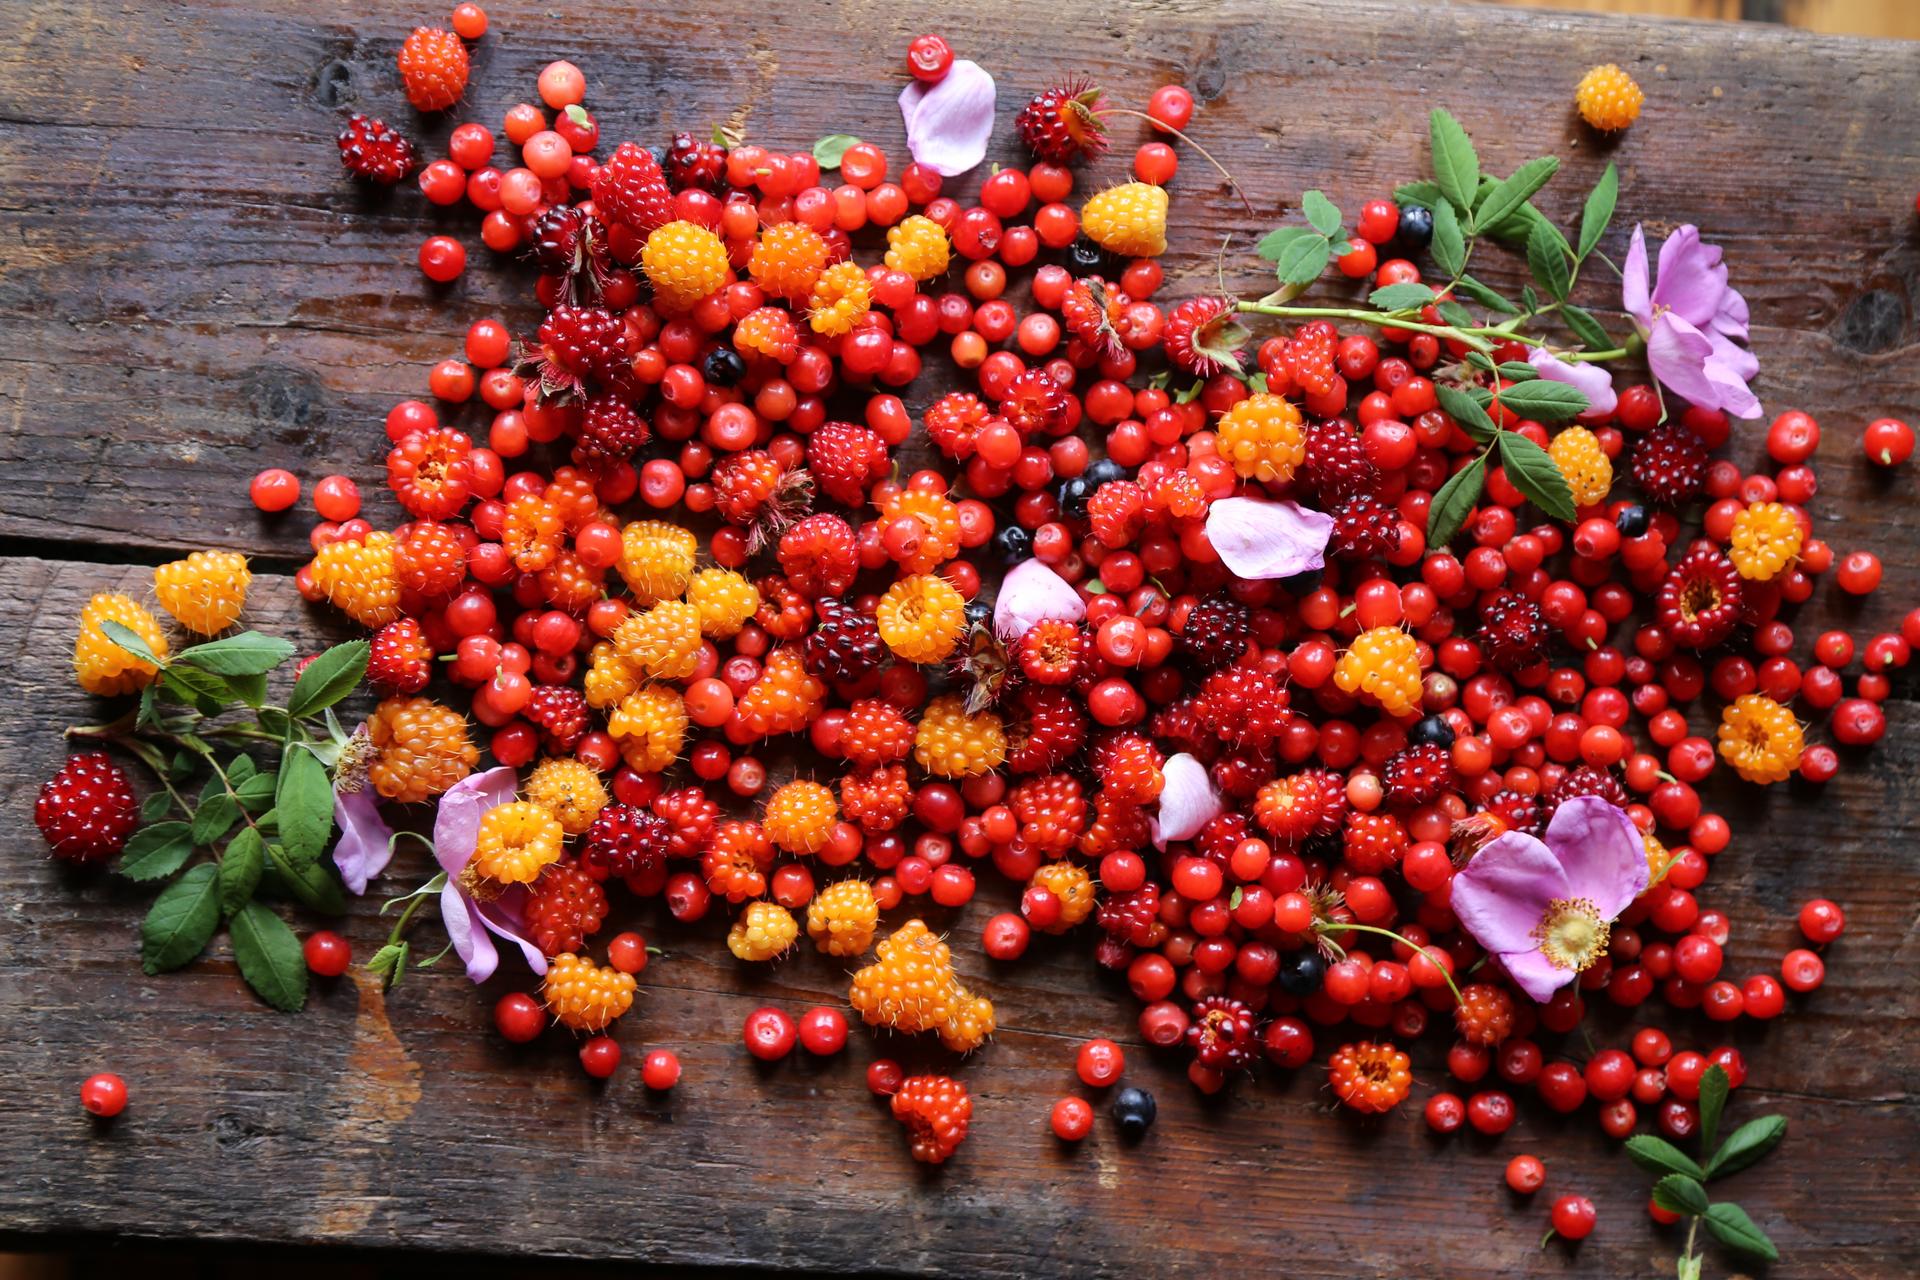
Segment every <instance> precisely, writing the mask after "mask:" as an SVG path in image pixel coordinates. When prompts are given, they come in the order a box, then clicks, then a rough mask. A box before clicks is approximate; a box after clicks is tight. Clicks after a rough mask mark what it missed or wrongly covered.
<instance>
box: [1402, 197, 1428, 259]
mask: <svg viewBox="0 0 1920 1280" xmlns="http://www.w3.org/2000/svg"><path fill="white" fill-rule="evenodd" d="M1432 239H1433V210H1431V209H1424V208H1422V207H1421V206H1419V205H1417V204H1409V205H1402V206H1401V207H1400V243H1401V244H1402V245H1403V246H1405V247H1406V248H1407V249H1408V250H1410V251H1417V250H1420V249H1424V248H1426V247H1427V242H1428V241H1430V240H1432Z"/></svg>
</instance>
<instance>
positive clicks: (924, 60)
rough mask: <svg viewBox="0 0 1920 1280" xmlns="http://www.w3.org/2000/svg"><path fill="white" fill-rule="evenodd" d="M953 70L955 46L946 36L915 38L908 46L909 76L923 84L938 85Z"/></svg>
mask: <svg viewBox="0 0 1920 1280" xmlns="http://www.w3.org/2000/svg"><path fill="white" fill-rule="evenodd" d="M951 70H953V46H952V45H950V44H948V43H947V40H946V37H945V36H936V35H924V36H915V37H914V38H913V41H912V42H911V43H910V44H908V45H907V74H908V75H910V76H912V77H913V78H914V79H915V80H918V81H920V82H921V83H922V84H938V83H940V81H942V80H944V79H946V78H947V73H948V72H949V71H951Z"/></svg>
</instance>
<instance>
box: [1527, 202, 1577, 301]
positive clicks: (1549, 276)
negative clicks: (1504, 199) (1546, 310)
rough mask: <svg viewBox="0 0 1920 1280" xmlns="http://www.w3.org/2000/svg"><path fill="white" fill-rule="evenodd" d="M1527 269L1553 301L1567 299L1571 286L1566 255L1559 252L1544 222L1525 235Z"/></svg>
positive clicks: (1570, 275) (1571, 276)
mask: <svg viewBox="0 0 1920 1280" xmlns="http://www.w3.org/2000/svg"><path fill="white" fill-rule="evenodd" d="M1527 270H1529V271H1531V272H1532V273H1533V278H1534V281H1535V282H1536V283H1537V284H1539V286H1540V287H1541V288H1542V289H1545V290H1546V291H1547V293H1548V294H1549V295H1550V296H1551V297H1552V298H1553V300H1554V301H1555V302H1565V301H1566V300H1567V291H1568V290H1570V289H1572V288H1573V274H1572V270H1571V269H1570V268H1569V267H1568V265H1567V259H1566V255H1564V254H1562V253H1561V252H1560V246H1559V245H1557V244H1555V243H1554V238H1553V236H1552V235H1551V234H1550V233H1549V232H1548V231H1547V229H1546V223H1544V222H1543V223H1540V224H1539V225H1538V226H1536V227H1534V229H1533V231H1532V233H1531V234H1530V235H1528V236H1527Z"/></svg>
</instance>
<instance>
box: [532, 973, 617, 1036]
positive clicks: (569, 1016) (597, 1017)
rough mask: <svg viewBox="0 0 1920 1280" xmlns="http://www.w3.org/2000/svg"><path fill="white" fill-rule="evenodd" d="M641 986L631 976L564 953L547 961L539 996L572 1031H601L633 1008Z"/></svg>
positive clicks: (564, 1025) (557, 1018) (561, 1022)
mask: <svg viewBox="0 0 1920 1280" xmlns="http://www.w3.org/2000/svg"><path fill="white" fill-rule="evenodd" d="M638 985H639V984H638V983H637V982H636V981H635V980H634V976H633V975H632V974H630V973H623V972H621V971H620V970H618V969H614V968H608V967H602V966H600V965H597V964H595V963H594V962H593V961H591V960H589V959H587V958H586V957H585V956H577V955H571V954H567V953H562V954H560V955H557V956H555V957H553V959H552V960H550V961H548V962H547V976H546V978H545V980H544V981H542V983H541V984H540V994H541V997H542V998H543V999H545V1001H546V1003H547V1009H548V1011H549V1012H551V1013H552V1014H553V1020H554V1021H555V1022H558V1023H559V1024H560V1025H561V1026H563V1027H566V1028H568V1029H569V1030H573V1031H583V1032H598V1031H604V1030H606V1029H607V1025H608V1024H609V1023H611V1022H612V1021H613V1020H614V1019H615V1018H618V1017H619V1016H620V1015H622V1014H624V1013H625V1012H626V1011H627V1010H629V1009H631V1008H633V993H634V989H635V988H636V987H637V986H638Z"/></svg>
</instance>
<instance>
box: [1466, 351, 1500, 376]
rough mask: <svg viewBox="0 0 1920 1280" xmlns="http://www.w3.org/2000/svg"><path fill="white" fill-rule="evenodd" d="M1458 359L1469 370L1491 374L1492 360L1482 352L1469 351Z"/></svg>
mask: <svg viewBox="0 0 1920 1280" xmlns="http://www.w3.org/2000/svg"><path fill="white" fill-rule="evenodd" d="M1460 358H1461V360H1463V361H1465V362H1466V364H1467V365H1468V366H1469V367H1471V368H1474V369H1481V370H1484V371H1486V372H1488V373H1491V372H1493V360H1492V358H1491V357H1490V356H1488V355H1487V354H1486V353H1485V352H1484V351H1469V352H1467V354H1465V355H1464V356H1461V357H1460Z"/></svg>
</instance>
